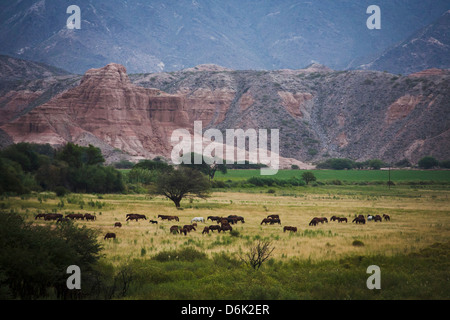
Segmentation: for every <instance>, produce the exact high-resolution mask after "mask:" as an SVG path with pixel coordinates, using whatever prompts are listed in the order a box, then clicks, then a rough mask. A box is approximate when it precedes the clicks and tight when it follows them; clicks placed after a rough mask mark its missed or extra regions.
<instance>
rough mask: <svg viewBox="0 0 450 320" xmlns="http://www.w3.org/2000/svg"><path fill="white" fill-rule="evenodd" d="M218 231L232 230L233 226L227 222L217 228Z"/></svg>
mask: <svg viewBox="0 0 450 320" xmlns="http://www.w3.org/2000/svg"><path fill="white" fill-rule="evenodd" d="M220 231H223V232H225V231H233V228H232V227H231V226H230V225H229V224H223V225H222V226H221V227H220V229H219V233H220Z"/></svg>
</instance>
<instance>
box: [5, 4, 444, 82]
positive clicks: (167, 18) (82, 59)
mask: <svg viewBox="0 0 450 320" xmlns="http://www.w3.org/2000/svg"><path fill="white" fill-rule="evenodd" d="M372 2H373V1H369V0H361V1H335V0H321V1H307V0H283V1H270V0H262V1H249V0H227V1H211V0H195V1H192V0H189V1H187V0H180V1H172V2H168V1H166V0H152V1H144V0H128V1H121V0H85V1H81V2H79V3H78V5H79V6H80V9H81V19H82V21H81V29H80V30H68V29H67V28H66V20H67V18H68V17H69V14H67V13H66V9H67V7H68V6H69V5H72V4H74V3H73V1H70V0H59V1H45V0H21V1H3V2H1V3H0V53H3V54H7V55H11V56H14V57H20V58H23V59H27V60H33V61H40V62H44V63H47V64H50V65H53V66H57V67H59V68H62V69H65V70H68V71H70V72H71V73H77V74H83V73H84V72H85V71H86V70H88V69H90V68H100V67H103V66H105V65H107V64H108V63H110V62H115V63H119V64H122V65H124V66H125V67H126V68H127V70H128V72H129V73H149V72H152V73H153V72H161V71H166V72H167V71H169V72H170V71H177V70H182V69H186V68H192V67H195V66H197V65H201V64H217V65H221V66H224V67H226V68H229V69H233V70H250V69H251V70H279V69H302V68H305V66H307V65H309V64H311V63H314V62H315V63H320V64H323V65H326V66H328V67H330V68H332V69H334V70H345V69H349V68H355V66H358V65H362V64H367V63H369V62H370V61H372V60H373V59H374V57H378V56H379V55H380V54H382V53H383V52H384V51H385V50H387V49H388V48H391V47H392V46H393V45H395V44H396V43H399V42H402V41H404V40H405V39H406V38H408V37H409V36H411V34H413V33H414V32H416V31H417V30H420V29H421V28H424V27H425V26H427V25H428V24H430V23H432V22H433V21H435V20H436V19H437V18H438V17H439V16H441V15H442V13H443V12H445V11H447V10H449V9H450V7H449V4H448V1H447V0H433V1H422V0H407V1H406V0H379V1H377V5H379V6H380V8H381V10H382V28H381V30H368V29H367V27H366V19H367V18H368V17H369V15H368V14H367V13H366V9H367V7H368V6H369V5H371V4H373V3H372ZM370 57H372V58H370ZM391 65H392V67H393V69H392V70H391V68H390V66H391ZM374 67H376V65H374ZM394 67H395V64H385V66H383V68H385V69H383V70H386V71H388V72H391V73H403V74H406V73H407V72H398V71H397V69H395V70H394ZM432 67H441V66H438V65H427V66H425V65H421V68H422V69H426V68H432ZM376 70H379V69H376ZM383 70H380V71H383Z"/></svg>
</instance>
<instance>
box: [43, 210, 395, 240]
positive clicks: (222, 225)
mask: <svg viewBox="0 0 450 320" xmlns="http://www.w3.org/2000/svg"><path fill="white" fill-rule="evenodd" d="M41 218H43V219H44V220H47V221H48V220H56V222H63V221H68V220H69V219H71V220H88V221H89V220H91V221H93V220H96V216H95V215H92V214H89V213H85V214H82V213H70V214H67V215H65V216H63V215H62V214H59V213H40V214H38V215H36V216H35V219H41ZM158 218H159V219H161V221H164V220H167V221H172V220H174V221H177V222H179V221H180V219H179V217H177V216H168V215H158ZM140 219H143V220H147V217H146V216H145V215H143V214H136V213H129V214H127V215H126V221H132V220H135V221H139V220H140ZM383 219H384V221H390V220H391V218H390V216H389V215H387V214H383V216H380V215H370V214H369V215H367V221H374V222H378V221H379V222H381V221H383ZM208 220H211V222H216V224H215V225H214V224H213V225H209V226H205V227H204V228H203V231H202V234H205V233H209V232H214V231H217V232H219V233H220V232H221V231H223V232H226V231H232V230H233V227H232V226H231V225H234V224H237V223H239V222H240V223H245V220H244V218H243V217H241V216H236V215H229V216H228V217H219V216H209V217H208V218H207V219H206V221H205V219H204V218H203V217H195V218H193V219H192V220H191V224H188V225H183V226H179V225H173V226H171V227H170V229H169V230H170V233H173V234H184V235H187V234H188V233H189V232H191V231H197V230H196V227H197V226H198V225H197V222H202V223H206V222H207V221H208ZM330 221H337V222H338V223H341V222H345V223H347V222H348V221H347V218H345V217H337V216H332V217H331V218H330ZM149 222H150V223H152V224H158V221H157V220H149ZM319 223H321V224H323V223H328V219H327V218H326V217H314V218H313V219H312V220H311V222H310V223H309V225H310V226H317V225H318V224H319ZM352 223H355V224H365V223H366V217H365V216H364V215H358V216H356V217H355V218H354V219H353V220H352ZM262 224H265V225H267V224H270V225H273V224H279V225H281V220H280V217H279V215H277V214H272V215H269V216H267V218H264V219H263V220H262V221H261V225H262ZM114 227H118V228H120V227H122V223H120V222H116V223H114ZM286 231H289V232H297V227H293V226H285V227H283V232H286ZM115 238H116V234H115V233H114V232H108V233H106V235H105V236H104V239H115Z"/></svg>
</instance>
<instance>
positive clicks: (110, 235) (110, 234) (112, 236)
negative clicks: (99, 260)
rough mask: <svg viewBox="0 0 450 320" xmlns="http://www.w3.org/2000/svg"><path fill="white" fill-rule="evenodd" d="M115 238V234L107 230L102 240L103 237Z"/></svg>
mask: <svg viewBox="0 0 450 320" xmlns="http://www.w3.org/2000/svg"><path fill="white" fill-rule="evenodd" d="M115 238H116V234H115V233H113V232H108V233H107V234H105V237H104V238H103V240H105V239H115Z"/></svg>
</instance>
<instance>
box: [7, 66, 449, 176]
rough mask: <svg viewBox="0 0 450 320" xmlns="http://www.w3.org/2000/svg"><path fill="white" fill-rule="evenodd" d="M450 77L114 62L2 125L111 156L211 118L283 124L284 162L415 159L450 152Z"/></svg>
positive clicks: (227, 125)
mask: <svg viewBox="0 0 450 320" xmlns="http://www.w3.org/2000/svg"><path fill="white" fill-rule="evenodd" d="M449 81H450V72H449V71H445V70H431V71H426V72H421V73H416V74H412V75H410V76H407V77H402V76H397V75H393V74H389V73H383V72H373V71H345V72H342V71H341V72H335V71H333V70H331V69H329V68H326V67H324V66H321V65H311V66H310V67H308V68H307V69H302V70H278V71H233V70H229V69H225V68H221V67H218V66H214V65H201V66H198V67H195V68H190V69H186V70H183V71H178V72H171V73H157V74H139V75H130V76H128V75H127V74H126V70H125V68H124V67H123V66H121V65H118V64H109V65H107V66H106V67H104V68H100V69H91V70H89V71H87V72H86V74H85V75H84V76H83V78H82V79H81V81H80V82H79V85H77V86H73V82H72V83H71V87H69V86H67V88H68V89H67V90H66V91H63V92H62V93H60V92H59V93H58V94H55V95H54V96H53V98H52V99H50V100H49V101H47V102H46V103H44V104H41V105H39V106H35V105H33V106H31V107H28V108H27V107H26V106H25V107H22V111H21V114H18V115H16V116H14V115H10V117H11V119H12V120H9V121H8V122H7V123H5V124H3V125H2V126H1V127H0V128H1V129H2V130H3V131H5V132H6V133H7V134H8V135H9V136H10V137H11V138H12V139H13V140H14V141H15V142H19V141H29V142H38V143H51V144H53V145H60V144H63V143H65V142H66V141H73V142H76V143H79V144H82V145H86V144H89V143H91V144H93V145H96V146H99V147H100V148H101V149H102V151H103V152H104V154H105V155H106V157H107V159H108V160H109V162H111V161H116V160H117V159H119V153H120V152H119V151H123V152H125V153H126V154H128V155H129V157H134V158H142V157H145V158H149V157H154V156H156V155H163V156H165V157H170V152H171V149H172V146H171V144H170V136H171V133H172V131H173V130H174V129H177V128H186V129H188V130H189V131H190V132H192V128H193V124H194V121H199V120H201V121H202V124H203V129H204V130H205V129H208V128H217V129H220V130H222V132H225V130H226V129H237V128H242V129H244V130H246V129H249V128H253V129H280V154H281V156H282V159H281V163H282V165H283V166H289V165H290V164H293V163H296V164H299V165H300V166H301V167H308V166H307V165H305V164H304V163H312V162H314V161H319V160H321V159H325V158H328V157H349V158H352V159H354V160H366V159H371V158H381V159H383V160H386V161H392V162H394V161H399V160H401V159H404V158H406V159H408V160H410V161H411V162H413V163H414V162H417V161H418V159H420V158H421V157H423V156H424V155H429V154H432V155H434V156H435V157H437V158H439V159H449V158H450V151H449V148H448V141H450V140H449V138H450V121H449V120H450V119H449V115H448V114H449V112H448V111H449V104H448V101H450V90H449V88H450V83H449ZM21 90H25V89H24V88H22V89H21ZM19 91H20V90H19ZM6 94H8V93H6ZM4 96H5V94H3V97H1V96H0V99H2V98H4ZM34 104H36V102H34ZM24 110H25V111H24ZM294 159H296V160H294Z"/></svg>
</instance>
